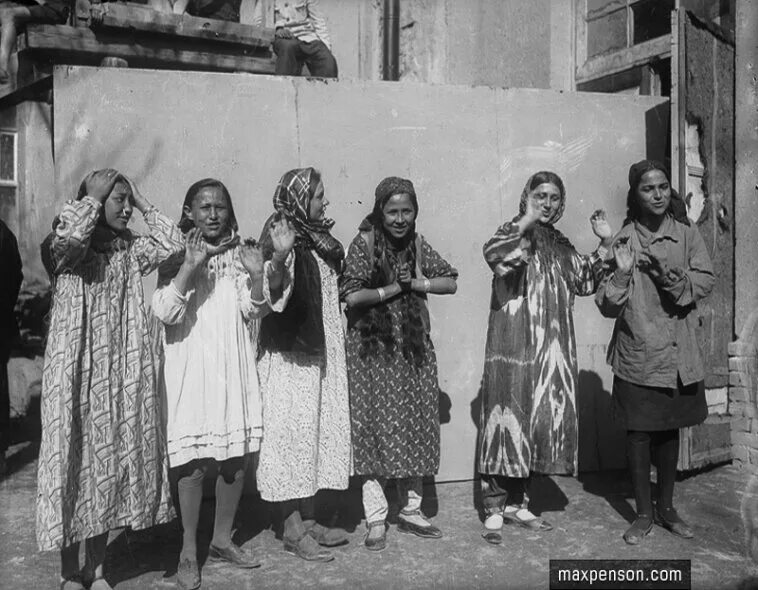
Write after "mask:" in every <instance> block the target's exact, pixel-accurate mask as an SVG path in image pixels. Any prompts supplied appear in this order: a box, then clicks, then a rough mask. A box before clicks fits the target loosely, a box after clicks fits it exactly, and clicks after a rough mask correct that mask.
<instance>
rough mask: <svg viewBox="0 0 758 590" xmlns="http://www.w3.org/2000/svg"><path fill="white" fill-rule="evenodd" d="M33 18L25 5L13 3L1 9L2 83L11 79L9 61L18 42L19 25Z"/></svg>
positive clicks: (0, 52)
mask: <svg viewBox="0 0 758 590" xmlns="http://www.w3.org/2000/svg"><path fill="white" fill-rule="evenodd" d="M31 18H32V14H31V12H29V9H28V8H26V7H25V6H15V5H11V6H10V7H8V8H2V9H0V84H7V83H8V80H9V79H10V74H9V73H8V61H9V60H10V56H11V51H13V45H14V44H15V43H16V36H17V35H18V27H19V25H22V24H25V23H28V22H29V21H30V20H31Z"/></svg>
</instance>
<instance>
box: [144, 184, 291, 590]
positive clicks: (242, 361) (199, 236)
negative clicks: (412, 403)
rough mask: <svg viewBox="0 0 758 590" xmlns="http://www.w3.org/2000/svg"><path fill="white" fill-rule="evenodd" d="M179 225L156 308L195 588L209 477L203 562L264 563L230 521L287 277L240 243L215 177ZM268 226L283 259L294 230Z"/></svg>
mask: <svg viewBox="0 0 758 590" xmlns="http://www.w3.org/2000/svg"><path fill="white" fill-rule="evenodd" d="M179 229H181V230H182V231H183V232H184V233H185V235H186V236H187V246H186V248H185V252H184V253H182V255H181V256H179V257H177V258H176V260H174V261H171V262H170V263H168V264H164V265H163V266H162V267H161V269H160V276H159V280H158V288H157V289H156V290H155V292H154V293H153V306H152V307H153V312H154V313H155V315H156V316H157V317H158V319H159V320H160V321H161V322H162V324H163V325H164V326H165V328H164V330H163V331H162V332H163V338H162V341H163V351H164V364H163V374H164V379H163V383H164V384H165V394H166V401H167V406H168V407H167V410H168V412H167V414H168V425H167V436H166V438H167V443H168V458H169V465H170V466H171V469H172V472H173V473H174V474H176V477H177V479H178V483H177V489H178V496H179V507H180V510H181V520H182V528H183V538H182V548H181V552H180V554H179V566H178V568H177V580H178V582H179V585H180V586H181V587H182V588H184V589H185V590H194V589H195V588H198V587H199V586H200V584H201V578H200V569H199V566H198V561H197V526H198V521H199V519H200V506H201V504H202V500H203V480H204V479H205V477H206V474H211V475H214V476H215V480H216V482H215V483H216V514H215V518H214V523H213V538H212V539H211V543H210V547H209V549H208V556H209V558H210V559H211V560H213V561H224V562H227V563H231V564H233V565H235V566H236V567H240V568H253V567H258V566H259V565H260V561H259V560H258V559H257V558H255V557H254V556H252V555H250V554H249V553H247V552H245V551H243V550H242V549H241V548H240V547H238V546H237V545H235V544H234V543H233V542H232V525H233V524H234V515H235V513H236V512H237V507H238V505H239V501H240V497H241V495H242V487H243V485H244V476H245V470H246V466H247V464H248V461H247V458H248V457H249V455H250V454H251V453H254V452H256V451H258V450H259V448H260V439H261V436H262V431H263V425H262V418H261V397H260V391H259V387H258V374H257V373H256V368H255V359H256V354H257V345H258V342H257V339H258V324H259V319H260V317H261V316H263V315H265V314H266V313H268V312H269V311H270V310H271V308H273V309H275V310H279V311H280V310H281V308H280V307H279V303H280V301H281V298H278V301H272V299H271V294H270V292H271V290H274V291H275V292H278V291H279V290H281V286H282V283H283V281H285V280H289V281H290V282H291V277H289V276H288V275H287V271H286V265H284V264H279V263H278V262H275V263H272V262H267V263H265V265H264V263H263V256H262V253H261V251H260V248H259V247H258V246H257V245H256V244H255V243H254V242H246V243H240V238H239V235H238V234H237V230H238V227H237V219H236V217H235V215H234V208H233V207H232V200H231V196H230V195H229V191H228V190H227V188H226V186H224V184H223V183H222V182H220V181H218V180H215V179H213V178H205V179H203V180H199V181H198V182H196V183H194V184H193V185H192V186H191V187H190V188H189V190H188V191H187V195H186V198H185V200H184V205H183V207H182V216H181V220H180V221H179ZM271 232H272V240H273V244H274V256H275V257H276V259H277V261H279V262H282V261H285V260H286V259H287V256H288V254H289V251H290V250H291V249H292V245H293V243H294V238H295V235H294V232H293V231H292V228H291V227H289V226H288V225H287V224H286V223H279V224H276V225H275V226H273V227H272V228H271ZM264 283H265V286H264ZM264 287H267V288H264Z"/></svg>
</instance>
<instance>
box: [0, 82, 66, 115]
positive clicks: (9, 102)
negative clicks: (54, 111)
mask: <svg viewBox="0 0 758 590" xmlns="http://www.w3.org/2000/svg"><path fill="white" fill-rule="evenodd" d="M52 89H53V77H52V76H45V77H42V78H39V79H37V80H35V81H34V82H32V83H30V84H26V85H25V86H22V87H20V88H17V89H16V90H13V91H11V92H9V93H8V94H5V95H2V96H0V111H3V110H5V109H8V108H10V107H14V106H16V105H18V104H21V103H22V102H26V101H27V100H36V101H44V100H47V99H48V97H49V96H50V91H51V90H52Z"/></svg>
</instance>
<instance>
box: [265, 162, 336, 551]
mask: <svg viewBox="0 0 758 590" xmlns="http://www.w3.org/2000/svg"><path fill="white" fill-rule="evenodd" d="M327 204H328V201H327V200H326V199H325V197H324V184H323V182H322V181H321V175H320V174H319V172H318V171H316V170H314V169H313V168H298V169H295V170H290V171H289V172H287V173H286V174H284V175H283V176H282V178H281V180H280V181H279V184H278V185H277V187H276V191H275V192H274V209H275V210H276V213H275V214H274V215H273V216H272V217H271V218H270V219H269V220H268V222H267V223H266V228H264V230H263V237H262V239H261V241H262V247H263V253H264V259H266V260H269V259H271V258H272V257H273V247H272V243H271V239H270V238H268V229H267V228H268V226H269V225H270V224H271V223H273V222H274V221H275V220H276V219H278V218H280V217H284V218H285V219H287V220H289V222H290V223H291V224H292V225H293V227H294V228H295V231H296V233H297V238H296V240H295V247H294V250H293V251H294V275H295V278H294V284H293V286H292V290H291V292H290V293H288V294H284V295H283V297H284V298H285V299H286V300H287V301H286V308H285V309H284V311H283V312H281V313H273V314H269V315H268V316H266V317H265V318H263V320H262V321H261V332H260V338H259V347H260V351H261V358H260V360H259V361H258V375H259V378H260V382H261V393H262V397H263V440H262V442H261V452H260V460H259V464H258V471H257V480H258V489H259V490H260V493H261V496H262V497H263V499H264V500H267V501H269V502H278V503H279V505H280V508H281V512H282V516H283V519H284V534H283V541H284V548H285V550H286V551H288V552H290V553H293V554H295V555H297V556H299V557H301V558H303V559H306V560H309V561H330V560H332V559H333V558H334V556H333V554H332V553H331V552H330V551H328V550H326V549H322V548H321V547H319V545H326V546H331V545H336V544H341V543H345V542H346V541H347V540H346V539H345V538H344V536H340V535H339V534H338V531H336V530H334V529H326V528H325V527H323V526H321V525H318V524H316V523H315V520H314V516H315V514H314V503H313V497H314V495H315V494H316V492H317V491H318V490H320V489H334V490H344V489H347V486H348V479H349V476H350V415H349V409H348V390H347V369H346V367H345V336H344V333H343V328H342V318H341V314H340V306H339V292H338V285H337V279H338V273H339V271H340V269H341V267H342V263H343V259H344V250H343V248H342V244H340V243H339V242H338V241H337V240H336V239H335V238H334V237H332V235H331V234H330V233H329V232H330V230H331V228H332V226H333V225H334V221H332V220H331V219H327V218H326V217H325V216H324V210H325V207H326V205H327ZM274 263H275V264H278V261H276V260H274ZM287 295H288V297H287Z"/></svg>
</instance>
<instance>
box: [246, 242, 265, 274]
mask: <svg viewBox="0 0 758 590" xmlns="http://www.w3.org/2000/svg"><path fill="white" fill-rule="evenodd" d="M240 261H241V262H242V266H244V267H245V270H246V271H247V272H248V274H249V275H250V276H251V277H259V276H261V275H263V251H262V250H261V247H260V245H259V244H256V243H255V242H254V241H245V243H243V244H242V247H241V248H240Z"/></svg>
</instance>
